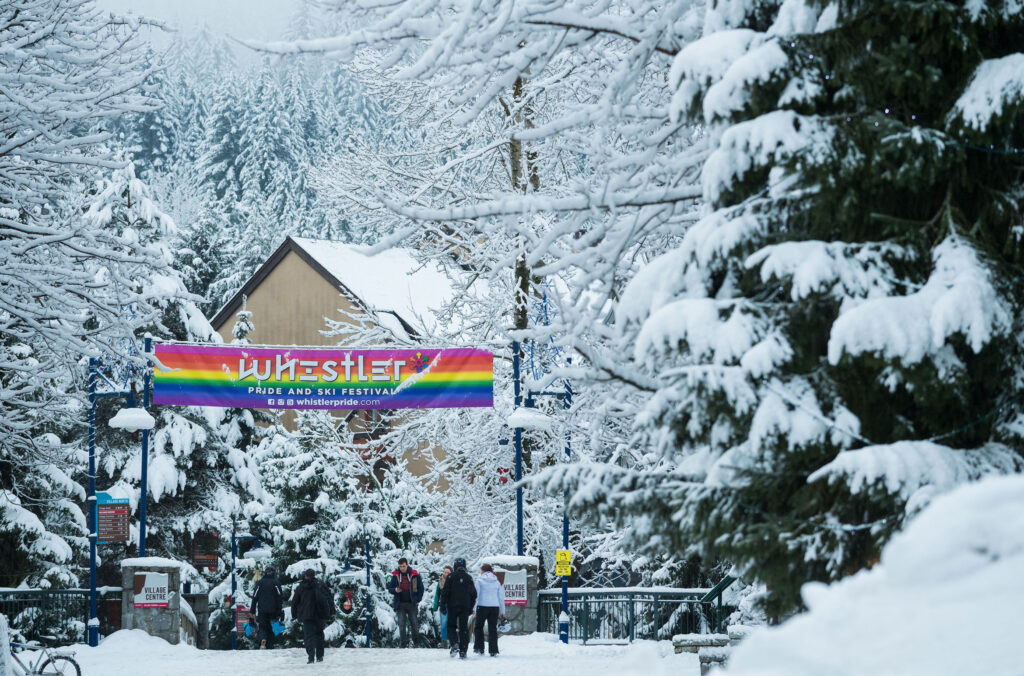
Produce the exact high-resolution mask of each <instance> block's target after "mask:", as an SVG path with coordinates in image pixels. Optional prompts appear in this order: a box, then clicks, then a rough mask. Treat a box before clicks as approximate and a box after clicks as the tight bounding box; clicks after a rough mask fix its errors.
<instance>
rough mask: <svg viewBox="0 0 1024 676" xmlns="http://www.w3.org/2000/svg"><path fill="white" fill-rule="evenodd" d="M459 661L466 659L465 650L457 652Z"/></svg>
mask: <svg viewBox="0 0 1024 676" xmlns="http://www.w3.org/2000/svg"><path fill="white" fill-rule="evenodd" d="M459 659H460V660H464V659H466V651H465V650H460V651H459Z"/></svg>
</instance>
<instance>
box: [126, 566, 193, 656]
mask: <svg viewBox="0 0 1024 676" xmlns="http://www.w3.org/2000/svg"><path fill="white" fill-rule="evenodd" d="M144 573H162V574H166V575H167V607H166V608H137V607H135V598H136V590H135V576H136V574H139V575H141V574H144ZM121 588H122V592H121V628H122V629H142V630H143V631H145V632H146V633H147V634H149V635H151V636H159V637H160V638H162V639H164V640H165V641H167V642H168V643H170V644H172V645H177V644H178V642H179V640H180V637H181V566H180V564H179V563H178V562H176V561H173V560H171V559H164V558H161V557H157V556H151V557H143V558H135V559H125V560H123V561H122V562H121ZM144 593H145V592H144V591H142V590H140V592H139V595H140V599H139V602H140V603H141V602H143V601H144V597H143V596H142V594H144Z"/></svg>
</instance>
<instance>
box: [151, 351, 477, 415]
mask: <svg viewBox="0 0 1024 676" xmlns="http://www.w3.org/2000/svg"><path fill="white" fill-rule="evenodd" d="M156 357H157V359H158V360H159V362H160V364H161V365H162V366H163V368H159V367H157V368H155V369H154V370H153V403H154V404H164V405H174V406H220V407H224V408H295V409H314V408H319V409H374V408H382V409H397V408H465V407H482V406H493V405H494V364H493V359H494V356H493V355H492V354H491V353H490V352H488V351H487V350H476V349H471V348H455V349H446V350H415V349H413V350H349V349H342V348H322V349H320V348H300V347H254V346H246V347H241V346H227V345H157V346H156Z"/></svg>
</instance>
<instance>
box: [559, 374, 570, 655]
mask: <svg viewBox="0 0 1024 676" xmlns="http://www.w3.org/2000/svg"><path fill="white" fill-rule="evenodd" d="M571 406H572V385H570V384H569V380H568V379H566V381H565V396H564V397H562V408H564V409H565V411H566V416H565V419H566V424H565V459H566V461H568V460H569V459H570V458H571V457H572V428H571V427H570V426H569V415H568V411H569V408H570V407H571ZM562 549H565V550H568V549H569V490H568V489H566V491H565V494H564V496H563V497H562ZM561 620H562V621H564V622H565V631H562V627H559V631H558V635H559V636H560V637H561V639H562V643H568V642H569V578H568V577H565V576H563V577H562V615H561ZM560 624H561V622H560Z"/></svg>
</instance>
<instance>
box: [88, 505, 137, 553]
mask: <svg viewBox="0 0 1024 676" xmlns="http://www.w3.org/2000/svg"><path fill="white" fill-rule="evenodd" d="M130 519H131V505H130V504H129V501H128V499H127V498H114V497H112V496H111V495H110V494H109V493H96V535H97V538H96V543H97V544H101V545H105V544H107V543H108V542H128V540H129V538H130V533H129V527H128V524H129V521H130Z"/></svg>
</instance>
